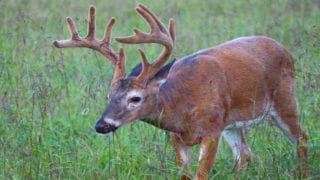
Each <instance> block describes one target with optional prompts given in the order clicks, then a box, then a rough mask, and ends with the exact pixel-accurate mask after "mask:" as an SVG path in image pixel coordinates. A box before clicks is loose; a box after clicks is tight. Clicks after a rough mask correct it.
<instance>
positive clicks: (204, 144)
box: [195, 132, 221, 180]
mask: <svg viewBox="0 0 320 180" xmlns="http://www.w3.org/2000/svg"><path fill="white" fill-rule="evenodd" d="M220 135H221V132H214V133H213V134H211V135H210V136H206V137H204V138H203V139H202V141H201V147H200V156H199V166H198V169H197V174H196V177H195V179H196V180H200V179H201V180H203V179H208V176H209V173H210V170H211V167H212V165H213V164H214V160H215V157H216V152H217V148H218V144H219V139H220Z"/></svg>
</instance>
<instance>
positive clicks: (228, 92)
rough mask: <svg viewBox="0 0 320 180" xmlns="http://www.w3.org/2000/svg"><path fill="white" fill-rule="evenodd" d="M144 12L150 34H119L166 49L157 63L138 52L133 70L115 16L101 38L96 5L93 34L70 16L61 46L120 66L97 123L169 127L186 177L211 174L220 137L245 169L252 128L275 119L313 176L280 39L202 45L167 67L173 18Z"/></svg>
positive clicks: (105, 130)
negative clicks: (115, 33)
mask: <svg viewBox="0 0 320 180" xmlns="http://www.w3.org/2000/svg"><path fill="white" fill-rule="evenodd" d="M136 11H137V13H138V14H139V15H140V16H142V17H143V18H144V20H145V21H146V23H147V24H148V25H149V27H150V32H148V33H145V32H142V31H140V30H138V29H134V33H135V34H134V35H132V36H125V37H117V38H115V39H116V41H118V42H119V43H124V44H142V43H145V44H148V43H155V44H159V45H161V46H163V50H162V52H161V53H160V55H159V56H158V57H156V58H155V59H154V60H153V61H152V63H150V61H149V60H148V59H147V57H146V55H145V53H144V51H143V50H142V49H140V48H139V49H138V51H139V54H140V56H141V64H140V65H138V66H137V67H136V68H134V70H132V72H131V74H130V75H129V76H127V75H126V65H125V62H126V60H125V53H124V48H123V47H121V48H119V52H118V53H116V52H115V51H114V50H113V48H112V47H111V43H110V41H111V30H112V27H113V25H114V24H115V18H111V19H110V21H109V23H108V25H107V27H106V30H105V35H104V38H103V39H102V40H97V39H96V37H95V29H96V22H95V7H94V6H90V8H89V17H88V19H89V20H88V34H87V36H86V37H84V38H83V37H81V36H80V35H79V34H78V31H77V29H76V27H75V25H74V21H73V20H72V19H71V18H70V17H67V25H68V28H69V30H70V33H71V38H70V39H67V40H56V41H54V46H55V47H57V48H81V47H84V48H89V49H93V50H95V51H97V52H99V53H101V54H102V55H103V56H105V57H106V58H107V59H108V60H109V61H110V62H111V65H112V68H113V69H114V74H113V78H112V80H111V85H110V90H109V93H108V106H107V108H106V109H105V111H104V112H103V114H102V115H101V116H100V118H99V120H98V121H97V123H96V124H95V130H96V132H98V133H102V134H110V133H113V132H115V131H116V130H117V129H118V128H120V127H122V126H124V125H126V124H129V123H132V122H134V121H136V120H138V119H140V120H142V121H144V122H147V123H149V124H151V125H153V126H156V127H158V128H161V129H163V130H165V131H168V132H170V136H171V139H172V144H173V149H174V151H175V154H176V159H177V164H178V166H180V167H181V169H183V171H182V173H181V174H180V175H181V179H190V178H194V179H208V178H209V175H210V170H211V168H212V166H213V165H214V162H215V159H216V152H217V150H218V145H219V142H220V139H221V137H223V138H224V139H225V140H226V142H227V144H228V145H229V146H230V148H231V152H232V155H233V159H234V168H235V169H236V170H242V169H246V168H247V166H248V162H249V161H250V159H251V156H252V152H251V149H250V147H249V145H248V144H247V143H246V137H245V130H246V128H248V127H250V126H251V127H252V126H253V128H254V125H257V124H260V123H264V122H267V121H271V122H273V123H274V124H275V125H276V127H278V128H279V129H280V130H281V131H282V132H283V134H284V135H285V136H286V137H287V139H288V140H289V141H290V142H292V143H295V144H296V145H297V146H296V153H297V158H298V159H299V161H300V171H301V175H302V176H303V177H307V176H308V163H307V161H308V149H307V134H306V133H305V131H304V130H303V128H302V126H301V124H300V123H299V118H298V112H297V103H296V99H295V87H296V77H295V70H294V62H293V57H292V55H291V54H290V53H289V51H288V50H287V49H286V48H285V47H284V46H283V45H282V44H280V43H279V42H277V41H276V40H273V39H271V38H269V37H266V36H248V37H240V38H237V39H234V40H230V41H227V42H225V43H222V44H220V45H216V46H213V47H210V48H207V49H203V50H199V51H197V52H195V53H193V54H191V55H188V56H186V57H183V58H180V59H178V60H175V61H172V62H171V63H168V64H166V62H167V60H168V59H169V58H170V56H171V54H172V51H173V45H174V42H175V38H176V34H175V26H174V20H173V19H170V20H169V25H168V28H167V27H165V26H164V24H163V23H162V22H161V21H160V20H159V17H158V16H156V15H155V14H154V13H153V12H152V11H151V10H150V9H149V8H148V7H147V6H145V5H143V4H139V5H138V6H137V7H136ZM195 145H200V152H199V160H198V167H197V171H196V174H195V176H193V177H192V176H191V174H190V172H189V170H188V169H189V166H190V163H191V149H192V147H193V146H195Z"/></svg>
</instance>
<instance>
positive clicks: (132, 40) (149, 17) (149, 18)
mask: <svg viewBox="0 0 320 180" xmlns="http://www.w3.org/2000/svg"><path fill="white" fill-rule="evenodd" d="M136 11H137V12H138V13H139V14H140V15H141V16H142V17H143V18H144V19H145V21H146V22H147V23H148V24H149V26H150V32H149V33H144V32H141V31H140V30H137V29H134V32H135V35H133V36H129V37H120V38H116V40H117V41H118V42H121V43H127V44H139V43H158V44H161V45H163V46H164V47H165V48H164V50H163V51H162V53H161V54H160V56H159V57H158V58H156V60H154V62H153V63H152V64H149V63H148V62H147V59H146V56H145V54H144V52H143V51H142V50H141V49H139V53H140V55H141V58H142V62H143V63H142V67H143V68H142V72H141V73H140V75H139V76H138V77H137V78H136V81H137V82H138V84H145V83H146V82H147V80H148V78H149V77H151V76H153V75H154V74H155V73H156V72H157V71H158V70H159V69H160V68H161V66H162V65H163V64H164V63H165V62H166V60H167V59H168V58H169V56H170V54H171V52H172V49H173V43H174V40H175V30H174V21H173V20H172V19H170V22H169V32H168V30H167V28H166V27H165V26H164V25H163V23H162V22H161V21H160V20H159V18H158V17H157V16H156V15H155V14H154V13H153V12H152V11H151V10H150V9H149V8H147V7H146V6H145V5H142V4H139V5H138V7H137V8H136Z"/></svg>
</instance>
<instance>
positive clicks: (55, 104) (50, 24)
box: [0, 0, 320, 179]
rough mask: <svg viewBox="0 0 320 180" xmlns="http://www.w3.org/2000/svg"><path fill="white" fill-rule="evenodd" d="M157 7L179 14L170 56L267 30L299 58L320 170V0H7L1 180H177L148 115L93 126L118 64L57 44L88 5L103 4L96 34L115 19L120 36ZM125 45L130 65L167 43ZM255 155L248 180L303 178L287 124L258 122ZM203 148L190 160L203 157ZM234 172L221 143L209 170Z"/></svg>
mask: <svg viewBox="0 0 320 180" xmlns="http://www.w3.org/2000/svg"><path fill="white" fill-rule="evenodd" d="M138 3H144V4H146V5H147V6H149V7H150V8H151V9H152V10H153V11H154V12H155V13H156V14H157V15H158V16H159V17H160V18H161V20H162V21H163V22H165V23H167V22H168V19H169V18H171V17H172V18H174V19H175V23H176V33H177V40H176V43H175V48H174V52H173V55H172V58H173V57H176V58H181V57H184V56H186V55H188V54H191V53H193V52H196V51H197V50H200V49H203V48H207V47H210V46H214V45H217V44H219V43H222V42H225V41H227V40H230V39H233V38H236V37H240V36H248V35H266V36H269V37H272V38H274V39H276V40H277V41H279V42H281V43H282V44H284V45H285V46H286V47H287V48H288V49H289V51H291V52H292V54H293V56H294V59H295V66H296V70H297V73H296V76H297V96H296V97H297V100H298V104H299V113H300V121H301V123H302V125H303V126H304V129H305V130H306V131H307V134H308V136H309V141H308V147H309V165H310V179H318V178H320V165H319V164H320V151H319V149H320V133H319V132H320V120H319V115H320V90H319V89H320V56H319V55H320V48H319V46H320V21H319V20H320V10H319V9H320V1H319V0H305V1H302V0H281V1H279V0H265V1H258V0H242V1H234V0H202V1H197V0H158V1H151V0H149V1H147V0H141V1H132V0H122V1H116V0H90V1H86V0H68V1H67V0H66V1H47V2H45V1H41V0H32V1H29V0H16V1H13V0H0V17H1V18H0V27H1V28H0V99H1V101H0V179H179V176H178V173H179V171H180V169H179V168H178V167H177V165H176V163H175V157H174V153H173V149H172V147H171V142H170V139H169V138H168V135H167V133H166V132H164V131H162V130H159V129H156V128H154V127H152V126H150V125H148V124H145V123H142V122H139V121H137V122H135V123H132V124H130V125H127V126H125V127H123V128H121V129H120V130H119V131H117V133H116V134H115V135H113V136H112V137H105V136H100V135H98V134H97V133H95V130H94V124H95V122H96V120H97V119H98V118H99V116H100V115H101V113H102V112H103V111H104V108H105V107H106V105H107V102H106V96H107V93H108V88H109V84H110V80H111V77H112V73H113V70H112V68H111V65H110V63H109V62H108V61H106V59H104V57H103V56H101V55H100V54H98V53H96V52H94V51H92V50H88V49H57V48H54V47H53V45H52V42H53V41H54V40H56V39H67V38H69V32H68V29H67V26H66V22H65V18H66V17H67V16H71V17H72V18H73V19H74V21H75V23H76V25H77V28H78V30H79V33H80V34H81V35H82V36H85V34H86V26H87V12H88V7H89V5H95V6H96V7H97V15H96V17H97V37H102V36H103V33H104V28H105V26H106V24H107V22H108V20H109V18H110V17H115V18H116V19H117V22H116V24H115V26H114V29H113V37H116V36H124V35H131V34H132V29H133V28H134V27H137V28H139V29H142V30H144V31H147V30H148V26H147V25H146V24H145V22H144V21H143V20H142V18H141V17H139V16H138V15H137V14H136V12H135V11H134V8H135V6H136V5H137V4H138ZM112 44H113V47H114V49H116V50H118V49H119V47H122V46H124V47H125V50H126V55H127V69H128V71H129V70H130V69H131V68H132V67H133V66H134V65H136V64H137V63H139V62H140V58H139V56H138V53H137V48H138V47H142V48H143V49H144V50H145V51H146V52H147V56H148V57H149V59H152V58H153V57H156V56H157V55H158V54H159V52H160V51H161V47H159V46H157V45H121V44H119V43H116V42H115V41H113V42H112ZM248 143H249V144H250V146H251V148H252V151H253V152H254V153H255V156H254V157H253V159H252V162H251V163H250V164H249V168H248V170H247V171H246V172H241V173H240V178H241V179H299V176H298V166H297V164H298V163H297V162H298V161H297V158H296V155H295V147H294V145H292V144H290V143H288V141H287V140H286V139H285V138H284V136H283V135H282V134H281V133H280V131H279V130H278V129H276V128H273V127H271V128H270V127H269V126H265V125H262V126H259V127H257V128H255V129H252V130H250V131H249V132H248ZM198 149H199V148H198V147H195V148H194V154H193V160H194V162H193V163H192V169H193V172H194V171H195V168H196V166H197V164H196V160H197V157H198ZM210 177H211V178H215V179H233V178H234V173H233V164H232V155H231V152H230V150H229V149H228V147H227V146H226V144H225V142H224V141H222V143H221V145H220V148H219V152H218V156H217V160H216V164H215V166H214V167H213V170H212V172H211V175H210Z"/></svg>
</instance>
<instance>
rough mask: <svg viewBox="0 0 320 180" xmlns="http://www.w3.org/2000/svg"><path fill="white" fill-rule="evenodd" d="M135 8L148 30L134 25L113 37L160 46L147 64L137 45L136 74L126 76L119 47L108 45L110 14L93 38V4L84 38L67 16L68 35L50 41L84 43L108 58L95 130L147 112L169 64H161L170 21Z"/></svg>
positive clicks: (168, 45) (171, 36)
mask: <svg viewBox="0 0 320 180" xmlns="http://www.w3.org/2000/svg"><path fill="white" fill-rule="evenodd" d="M136 11H137V12H138V13H139V14H140V15H141V16H142V17H143V18H144V19H145V20H146V22H147V23H148V24H149V26H150V29H151V30H150V32H149V33H144V32H141V31H139V30H137V29H135V30H134V32H135V35H134V36H129V37H120V38H116V40H117V41H118V42H121V43H127V44H140V43H157V44H161V45H163V46H164V49H163V51H162V53H161V54H160V56H159V57H158V58H156V59H155V60H154V61H153V63H151V64H150V63H149V62H148V60H147V58H146V56H145V53H144V52H143V51H142V50H141V49H139V53H140V56H141V58H142V64H141V68H140V70H137V72H139V73H137V74H134V73H132V74H131V75H129V76H128V77H126V70H125V55H124V50H123V48H120V50H119V53H118V54H116V53H115V52H114V50H113V49H112V47H111V46H110V39H111V29H112V26H113V24H114V23H115V19H114V18H112V19H111V20H110V21H109V24H108V25H107V28H106V31H105V37H104V38H103V40H97V39H96V38H95V8H94V7H93V6H91V7H90V11H89V23H88V34H87V36H86V37H85V38H82V37H80V36H79V34H78V32H77V29H76V27H75V25H74V22H73V20H72V19H71V18H67V23H68V27H69V30H70V32H71V39H70V40H61V41H55V42H54V45H55V46H56V47H59V48H66V47H86V48H91V49H93V50H96V51H98V52H100V53H101V54H103V55H104V56H105V57H106V58H107V59H109V60H110V62H111V64H112V67H113V68H114V75H113V79H112V81H111V89H110V91H109V94H108V107H107V108H106V110H105V111H104V113H103V114H102V116H101V118H100V119H99V120H98V122H97V123H96V126H95V129H96V131H97V132H99V133H109V132H113V131H115V130H116V129H117V128H119V127H120V126H122V125H124V124H127V123H130V122H132V121H134V120H135V119H138V118H143V117H146V116H148V115H150V113H151V112H152V111H153V110H154V109H155V106H156V101H157V100H156V98H157V97H156V93H157V92H158V89H159V86H160V84H161V83H162V82H163V79H164V78H165V77H166V75H167V73H168V69H169V68H167V67H164V68H163V65H164V64H165V62H166V61H167V59H168V58H169V56H170V54H171V52H172V49H173V43H174V40H175V32H174V21H173V20H172V19H171V20H170V22H169V30H168V29H167V28H165V26H164V25H163V23H162V22H161V21H160V20H159V19H158V17H157V16H156V15H155V14H154V13H153V12H152V11H151V10H149V9H148V8H147V7H146V6H144V5H142V4H140V5H138V7H137V8H136ZM170 65H172V64H169V66H170ZM137 68H139V67H137Z"/></svg>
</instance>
